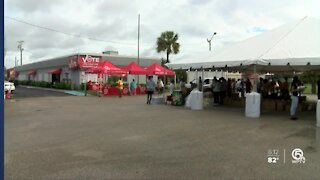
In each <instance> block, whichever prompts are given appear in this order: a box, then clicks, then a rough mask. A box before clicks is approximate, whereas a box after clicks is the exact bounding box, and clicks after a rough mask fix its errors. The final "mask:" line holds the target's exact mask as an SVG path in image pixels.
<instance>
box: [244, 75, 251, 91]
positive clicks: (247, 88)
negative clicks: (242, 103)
mask: <svg viewBox="0 0 320 180" xmlns="http://www.w3.org/2000/svg"><path fill="white" fill-rule="evenodd" d="M245 84H246V93H251V89H252V84H251V81H250V79H249V78H248V79H247V81H246V83H245Z"/></svg>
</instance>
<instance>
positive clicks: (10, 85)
mask: <svg viewBox="0 0 320 180" xmlns="http://www.w3.org/2000/svg"><path fill="white" fill-rule="evenodd" d="M9 90H10V92H11V93H12V92H13V91H15V90H16V87H15V86H14V83H12V82H9V81H4V91H5V92H6V91H9Z"/></svg>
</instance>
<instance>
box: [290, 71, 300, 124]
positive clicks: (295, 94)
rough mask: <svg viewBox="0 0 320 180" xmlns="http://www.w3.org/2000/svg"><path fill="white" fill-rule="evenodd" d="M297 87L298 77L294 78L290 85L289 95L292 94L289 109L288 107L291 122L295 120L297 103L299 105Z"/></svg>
mask: <svg viewBox="0 0 320 180" xmlns="http://www.w3.org/2000/svg"><path fill="white" fill-rule="evenodd" d="M298 86H299V80H298V77H297V76H295V77H294V78H293V81H292V83H291V94H292V95H291V107H290V119H291V120H297V117H296V111H297V107H298V103H299V98H298V94H299V90H298Z"/></svg>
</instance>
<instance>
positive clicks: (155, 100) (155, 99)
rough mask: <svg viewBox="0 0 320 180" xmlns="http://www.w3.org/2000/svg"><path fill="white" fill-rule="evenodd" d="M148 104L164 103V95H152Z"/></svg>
mask: <svg viewBox="0 0 320 180" xmlns="http://www.w3.org/2000/svg"><path fill="white" fill-rule="evenodd" d="M150 104H165V98H164V96H152V98H151V102H150Z"/></svg>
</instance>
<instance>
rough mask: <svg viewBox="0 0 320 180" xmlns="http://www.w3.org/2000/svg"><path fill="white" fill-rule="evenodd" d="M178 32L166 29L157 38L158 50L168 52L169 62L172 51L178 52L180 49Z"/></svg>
mask: <svg viewBox="0 0 320 180" xmlns="http://www.w3.org/2000/svg"><path fill="white" fill-rule="evenodd" d="M178 38H179V36H178V34H176V33H174V32H173V31H165V32H162V33H161V35H160V37H158V39H157V52H158V53H159V52H162V51H164V52H166V53H167V61H166V63H169V62H170V61H169V55H170V54H171V53H173V54H178V53H179V49H180V44H179V43H178V42H177V41H178Z"/></svg>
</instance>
